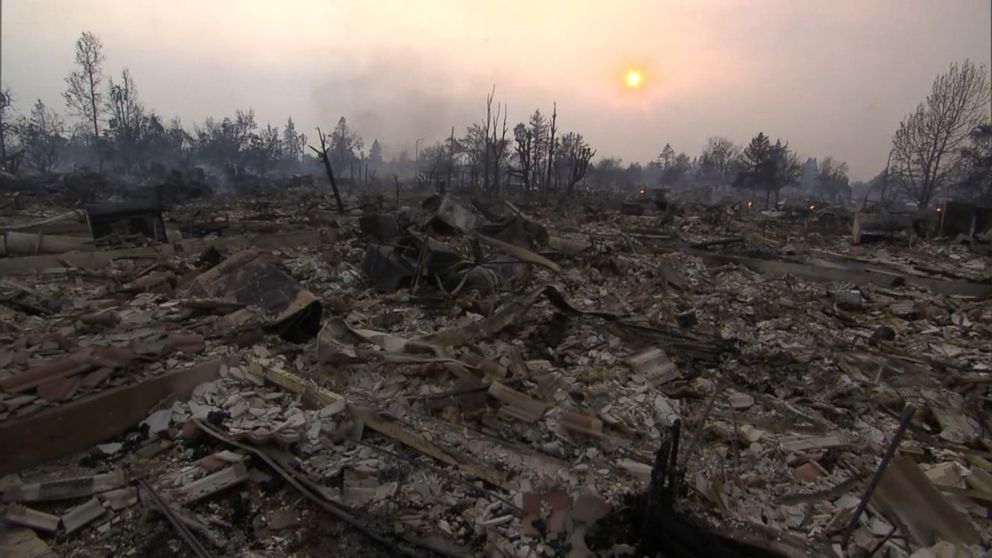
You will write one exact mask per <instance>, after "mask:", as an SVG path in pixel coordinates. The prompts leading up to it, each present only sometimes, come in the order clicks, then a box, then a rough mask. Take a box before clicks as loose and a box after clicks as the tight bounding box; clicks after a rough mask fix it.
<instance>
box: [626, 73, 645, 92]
mask: <svg viewBox="0 0 992 558" xmlns="http://www.w3.org/2000/svg"><path fill="white" fill-rule="evenodd" d="M623 81H624V83H626V84H627V87H629V88H630V89H637V88H638V87H640V86H641V84H642V83H644V74H642V73H641V71H640V70H627V74H626V75H624V76H623Z"/></svg>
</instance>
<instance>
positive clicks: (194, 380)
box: [0, 360, 221, 475]
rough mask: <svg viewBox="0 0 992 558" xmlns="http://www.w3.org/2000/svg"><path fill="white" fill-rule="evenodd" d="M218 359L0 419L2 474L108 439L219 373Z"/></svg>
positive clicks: (182, 396)
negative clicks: (167, 399)
mask: <svg viewBox="0 0 992 558" xmlns="http://www.w3.org/2000/svg"><path fill="white" fill-rule="evenodd" d="M220 365H221V361H220V360H214V361H209V362H205V363H202V364H198V365H196V366H193V367H191V368H187V369H185V370H178V371H175V372H169V373H167V374H163V375H161V376H156V377H154V378H151V379H148V380H145V381H143V382H140V383H137V384H133V385H130V386H124V387H120V388H115V389H111V390H107V391H105V392H103V393H100V394H97V395H94V396H92V397H88V398H86V399H81V400H79V401H73V402H71V403H67V404H65V405H60V406H58V407H55V408H52V409H49V410H46V411H42V412H40V413H38V414H36V415H33V416H30V417H25V418H22V419H16V420H7V421H4V422H3V423H0V455H2V456H3V459H0V475H4V474H7V473H14V472H17V471H20V470H21V469H24V468H27V467H32V466H34V465H38V464H39V463H44V462H46V461H49V460H52V459H56V458H59V457H64V456H66V455H71V454H73V453H75V452H78V451H82V450H84V449H87V448H89V447H90V446H93V445H94V444H98V443H100V442H103V441H106V440H107V439H109V438H112V437H114V436H116V435H118V434H121V433H123V432H125V431H126V430H127V429H129V428H131V427H133V426H134V425H136V424H138V423H139V422H141V420H142V419H144V418H145V417H146V416H148V412H149V411H150V410H151V409H152V407H154V406H155V405H157V404H158V403H159V402H160V401H161V400H162V399H164V398H165V397H166V396H168V395H170V394H175V395H176V397H178V398H186V397H189V394H190V393H192V391H193V388H195V387H196V386H198V385H199V384H201V383H203V382H208V381H210V380H212V379H214V378H216V377H217V374H218V372H219V371H220Z"/></svg>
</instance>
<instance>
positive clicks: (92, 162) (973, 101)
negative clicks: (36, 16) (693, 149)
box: [0, 32, 992, 208]
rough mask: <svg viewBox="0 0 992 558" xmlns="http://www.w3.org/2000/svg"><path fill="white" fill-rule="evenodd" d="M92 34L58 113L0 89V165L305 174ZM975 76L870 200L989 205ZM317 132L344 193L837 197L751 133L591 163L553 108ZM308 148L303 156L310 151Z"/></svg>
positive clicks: (991, 137)
mask: <svg viewBox="0 0 992 558" xmlns="http://www.w3.org/2000/svg"><path fill="white" fill-rule="evenodd" d="M105 62H106V58H105V55H104V50H103V44H102V42H101V41H100V39H99V37H97V36H96V35H94V34H93V33H90V32H83V33H82V34H81V35H80V37H79V39H78V40H77V41H76V44H75V67H74V69H73V71H72V72H70V73H69V75H68V76H66V78H65V90H64V91H63V92H62V99H63V101H64V103H65V107H66V109H67V111H68V115H69V116H70V122H69V123H67V122H66V120H65V119H64V118H63V116H62V115H61V114H60V113H59V111H57V110H55V109H54V108H52V107H50V106H48V105H46V104H45V103H44V102H43V101H42V100H41V99H38V100H36V102H35V103H34V104H33V105H32V106H31V108H30V110H29V112H28V114H26V115H23V116H20V117H19V118H16V119H13V118H12V111H11V105H12V100H13V97H12V94H11V92H10V90H9V89H6V88H0V164H2V166H3V167H4V168H5V169H7V170H11V169H16V165H17V164H18V162H20V161H23V163H24V164H25V165H26V166H28V167H30V168H31V169H33V170H35V171H36V172H40V173H50V172H52V171H53V170H55V169H56V168H59V167H64V166H66V165H67V164H69V162H70V161H71V162H72V164H75V165H78V166H90V167H95V168H97V169H98V170H101V171H103V170H107V167H109V170H114V171H118V172H124V173H132V172H140V171H148V170H149V169H150V167H151V166H153V165H154V164H158V165H161V166H179V167H188V166H194V165H210V166H213V167H215V168H217V169H221V170H225V171H228V172H233V173H241V172H253V173H257V174H261V175H267V174H272V173H283V174H285V173H288V172H295V171H297V170H299V169H303V168H308V169H314V168H318V159H317V158H315V157H312V156H311V155H309V154H308V153H307V146H308V138H307V136H306V134H304V133H301V132H300V131H299V130H298V129H297V126H296V123H295V122H294V121H293V118H292V117H289V118H288V119H287V120H286V123H285V125H284V126H283V127H282V128H281V129H280V128H279V127H275V126H272V125H270V124H266V125H265V126H264V127H263V126H261V125H259V123H258V122H257V121H256V118H255V113H254V111H253V110H252V109H251V108H248V109H243V110H242V109H239V110H236V111H235V112H234V114H233V115H230V116H224V117H222V118H213V117H208V118H206V119H205V120H204V121H203V122H201V123H196V124H194V125H193V126H192V129H188V128H186V127H184V126H183V124H182V122H181V121H180V120H179V119H178V118H171V119H169V120H168V121H166V120H165V119H164V118H163V117H162V116H161V115H159V114H158V113H156V112H155V111H154V110H151V109H148V108H147V107H146V106H145V105H144V103H143V102H142V100H141V96H140V95H139V90H138V87H137V85H136V83H135V79H134V76H133V75H132V73H131V71H130V70H129V69H128V68H126V67H125V68H123V69H122V70H121V72H120V75H119V76H118V77H116V78H115V77H114V76H112V75H107V74H106V73H105V71H104V64H105ZM989 107H990V86H989V76H988V69H987V68H986V67H984V66H976V65H975V64H972V63H971V62H969V61H965V62H963V63H961V64H952V65H951V66H950V68H949V70H948V71H947V72H946V73H944V74H941V75H940V76H938V77H937V79H936V80H935V81H934V83H933V86H932V91H931V93H930V95H928V96H927V98H926V99H925V100H924V101H923V102H922V103H920V105H919V106H918V107H917V108H916V110H914V111H913V112H912V113H911V114H910V115H908V116H907V117H906V118H905V119H904V120H903V121H902V122H901V123H900V125H899V128H898V129H897V131H896V133H895V135H894V136H893V141H892V149H891V151H890V154H889V157H888V162H887V164H886V168H885V170H883V171H882V172H881V173H879V175H878V176H876V177H875V178H874V179H873V180H872V181H871V182H870V183H869V184H870V186H871V188H873V189H874V190H875V191H877V192H879V193H880V196H881V198H882V199H883V201H886V200H888V201H891V200H894V199H903V200H910V201H912V202H913V203H915V204H916V205H918V206H919V207H921V208H922V207H926V206H928V205H929V204H930V203H932V202H933V201H934V200H936V199H937V198H939V197H940V196H946V195H956V196H966V197H973V198H984V199H987V200H992V125H990V120H992V118H990V110H989ZM321 136H322V138H321V139H322V143H325V145H323V146H322V149H324V150H326V151H324V152H326V155H327V162H328V164H329V165H330V166H331V167H333V169H334V174H336V175H337V176H338V178H339V179H342V180H345V181H350V182H351V183H353V184H356V185H372V184H380V185H381V184H388V183H389V182H390V179H391V180H392V181H398V179H399V177H400V176H402V177H404V178H409V177H411V176H413V177H416V179H417V180H420V181H426V182H431V183H433V184H434V185H436V186H440V187H441V188H444V187H455V186H460V187H473V188H476V189H481V190H482V191H484V192H486V193H487V194H489V195H491V196H494V197H498V196H502V195H507V194H510V193H530V194H537V195H544V196H545V197H549V198H550V197H568V196H571V195H573V194H574V193H575V192H576V190H577V189H579V188H581V189H583V190H621V191H635V190H637V189H641V190H644V189H646V188H648V187H662V188H675V189H678V188H699V187H705V188H709V189H711V190H720V189H724V190H727V191H731V192H732V191H734V190H735V189H736V190H737V191H739V192H741V193H744V194H746V195H748V196H750V197H752V198H754V197H762V196H763V197H764V200H765V203H766V204H771V203H772V200H773V198H774V200H775V201H776V202H777V201H778V198H779V193H780V192H781V191H782V190H783V189H784V188H790V187H798V188H801V189H802V190H804V191H806V192H807V193H808V194H809V195H810V196H812V197H814V198H816V199H819V200H823V201H830V202H837V203H844V202H846V201H849V200H850V197H851V191H852V188H851V184H850V181H849V179H848V176H847V174H848V167H847V165H846V164H845V163H843V162H841V161H837V160H835V159H834V158H833V157H826V158H824V159H823V160H820V161H818V160H816V159H813V158H808V159H807V160H806V161H805V163H800V161H799V157H798V155H797V153H796V152H795V151H794V150H793V149H792V148H790V146H789V144H788V142H785V141H783V140H782V139H781V138H776V139H775V140H774V141H773V140H772V138H771V137H770V136H768V135H766V134H765V133H764V132H759V133H758V134H757V135H755V136H754V137H753V138H752V139H751V140H750V141H749V142H748V143H747V144H746V145H744V146H738V145H736V144H734V143H733V142H732V141H730V140H729V139H727V138H724V137H712V138H710V139H709V140H708V141H707V143H706V145H705V146H704V147H703V149H702V151H701V152H700V153H699V154H698V155H696V156H690V155H688V154H686V153H684V152H677V151H676V150H675V149H674V148H673V147H672V146H671V145H670V144H665V146H664V147H663V148H662V149H661V151H660V153H659V154H658V156H657V157H656V158H655V159H654V160H653V161H650V162H648V163H647V164H644V165H642V164H641V163H636V162H634V163H628V164H626V165H625V164H624V162H623V161H622V160H621V159H618V158H614V157H600V158H598V159H596V155H597V150H596V149H594V148H593V147H592V146H591V145H589V143H588V142H587V140H586V139H585V137H584V136H583V134H581V133H579V132H577V131H565V130H561V129H560V120H559V113H558V107H557V104H553V105H552V107H551V111H550V116H549V115H548V113H545V112H542V111H541V110H540V109H537V110H535V111H534V112H533V113H531V114H530V115H529V116H528V118H526V119H525V120H524V121H519V122H517V123H515V124H513V125H512V126H510V125H509V117H508V114H507V106H506V105H505V104H502V103H500V102H499V101H498V100H497V99H496V97H495V87H494V88H493V90H492V91H491V92H490V93H489V95H488V96H487V97H486V104H485V116H484V118H482V119H481V120H480V121H479V122H475V123H472V124H470V125H469V126H467V127H466V128H465V130H464V132H463V133H461V134H459V135H456V134H455V129H454V128H452V129H451V133H450V134H449V137H448V138H445V139H444V140H439V141H436V142H433V143H431V144H428V145H425V146H424V148H423V149H420V146H419V142H420V141H421V140H417V145H416V146H415V147H416V149H415V152H414V156H413V158H411V157H410V154H409V152H408V151H407V150H400V151H398V153H396V155H395V156H394V157H392V158H391V159H390V160H389V161H386V160H385V159H384V157H383V146H382V144H380V142H379V140H378V138H376V139H373V141H372V143H371V144H370V145H369V146H368V149H366V144H365V141H364V139H363V138H362V136H361V135H360V134H359V133H358V132H357V131H356V130H354V129H352V128H351V127H350V126H349V124H348V121H347V120H346V119H345V118H344V117H343V116H342V117H341V118H340V119H339V120H338V122H337V124H336V125H335V127H334V128H333V130H332V131H331V133H330V134H328V135H326V136H323V134H321ZM313 149H314V151H315V152H317V153H321V151H317V150H316V148H313Z"/></svg>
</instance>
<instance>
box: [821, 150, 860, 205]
mask: <svg viewBox="0 0 992 558" xmlns="http://www.w3.org/2000/svg"><path fill="white" fill-rule="evenodd" d="M816 189H817V193H818V194H819V196H821V199H824V200H829V201H843V200H845V199H847V198H849V197H850V196H851V187H850V185H849V180H848V178H847V163H843V162H837V161H834V158H833V157H827V158H826V159H824V160H823V162H822V163H820V164H819V165H818V169H817V174H816Z"/></svg>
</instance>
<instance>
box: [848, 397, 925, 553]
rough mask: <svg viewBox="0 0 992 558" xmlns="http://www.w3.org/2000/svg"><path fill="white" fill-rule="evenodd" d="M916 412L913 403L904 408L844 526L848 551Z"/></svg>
mask: <svg viewBox="0 0 992 558" xmlns="http://www.w3.org/2000/svg"><path fill="white" fill-rule="evenodd" d="M914 413H916V407H914V406H913V404H912V403H907V404H906V407H905V408H904V409H903V410H902V415H901V416H900V417H899V427H898V428H896V432H895V434H893V435H892V439H891V440H889V446H888V447H887V448H885V454H884V455H883V456H882V462H881V463H879V464H878V468H877V469H875V472H874V473H873V474H872V476H871V478H870V479H868V486H866V487H865V491H864V493H863V494H862V495H861V501H860V502H858V507H857V509H855V510H854V515H853V516H851V520H850V522H849V523H848V524H847V527H846V528H844V536H843V538H842V539H841V547H842V548H843V549H844V550H845V551H846V550H847V544H848V542H850V540H851V535H853V534H854V530H855V529H856V528H857V527H858V520H859V519H860V518H861V514H862V513H864V511H865V508H866V507H868V501H869V500H871V495H872V493H874V492H875V487H876V486H878V481H879V480H881V478H882V474H883V473H885V468H886V467H888V466H889V462H890V461H892V456H894V455H895V453H896V449H898V447H899V441H900V440H902V436H903V434H905V433H906V428H908V427H909V423H910V421H911V420H912V419H913V414H914Z"/></svg>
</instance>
